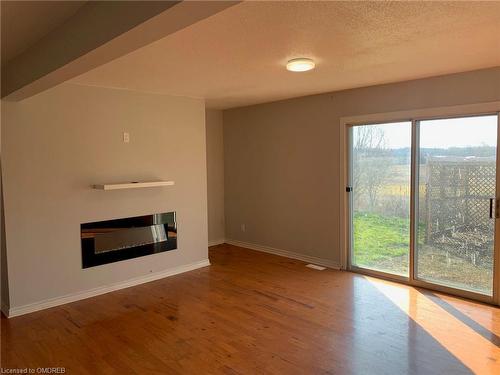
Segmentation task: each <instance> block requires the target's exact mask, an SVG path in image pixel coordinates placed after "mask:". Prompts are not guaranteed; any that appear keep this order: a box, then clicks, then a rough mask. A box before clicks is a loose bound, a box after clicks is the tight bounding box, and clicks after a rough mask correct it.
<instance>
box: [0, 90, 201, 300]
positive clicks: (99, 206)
mask: <svg viewBox="0 0 500 375" xmlns="http://www.w3.org/2000/svg"><path fill="white" fill-rule="evenodd" d="M2 104H3V108H2V162H3V165H2V167H3V187H4V197H5V201H4V205H5V206H4V208H5V226H6V234H7V257H8V276H9V292H10V307H11V308H12V309H16V308H20V307H23V306H25V305H28V304H32V303H37V302H40V301H42V300H45V299H49V298H55V297H61V296H64V295H68V294H73V293H78V292H82V291H87V290H91V289H93V288H98V287H100V286H104V285H109V284H113V283H119V282H122V281H125V280H129V279H132V278H136V277H141V276H144V275H148V274H151V273H155V272H160V271H164V270H167V269H171V268H173V267H178V266H181V265H186V264H191V263H194V262H198V261H201V260H205V259H207V257H208V254H207V237H208V236H207V183H206V150H205V108H204V102H203V101H201V100H197V99H188V98H180V97H168V96H162V95H152V94H143V93H136V92H131V91H124V90H113V89H103V88H93V87H84V86H78V85H72V84H63V85H61V86H59V87H56V88H54V89H51V90H49V91H47V92H44V93H42V94H39V95H37V96H34V97H32V98H30V99H27V100H24V101H21V102H17V103H14V102H3V103H2ZM123 131H128V132H129V133H130V137H131V141H130V143H128V144H126V143H123V141H122V132H123ZM148 179H168V180H174V181H175V186H172V187H163V188H149V189H137V190H122V191H108V192H104V191H98V190H93V189H91V188H90V186H91V185H92V184H95V183H102V182H122V181H135V180H148ZM166 211H177V218H178V228H179V237H178V250H174V251H169V252H164V253H160V254H154V255H150V256H145V257H141V258H136V259H131V260H127V261H122V262H117V263H112V264H107V265H102V266H98V267H94V268H89V269H85V270H84V269H82V261H81V252H80V223H84V222H89V221H98V220H106V219H112V218H120V217H127V216H136V215H143V214H151V213H158V212H166Z"/></svg>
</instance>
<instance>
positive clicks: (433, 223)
mask: <svg viewBox="0 0 500 375" xmlns="http://www.w3.org/2000/svg"><path fill="white" fill-rule="evenodd" d="M495 177H496V174H495V159H494V158H489V157H484V158H479V157H437V156H435V157H429V158H428V159H427V163H426V176H425V181H421V183H424V184H425V202H421V203H420V212H421V214H422V216H424V217H425V220H424V222H425V223H426V225H427V228H426V236H425V242H426V243H427V244H431V245H432V244H436V243H439V245H440V248H443V247H444V248H445V249H446V250H447V251H449V252H452V253H454V254H455V255H459V256H463V257H467V258H469V259H471V260H472V261H473V262H474V263H476V258H477V257H478V256H481V257H482V258H484V257H491V254H490V252H491V245H492V241H493V237H492V233H493V225H494V220H492V219H490V217H489V205H490V198H492V197H494V196H495V185H496V184H495ZM422 203H424V205H423V207H422ZM422 216H421V219H423V217H422Z"/></svg>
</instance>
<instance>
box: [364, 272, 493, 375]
mask: <svg viewBox="0 0 500 375" xmlns="http://www.w3.org/2000/svg"><path fill="white" fill-rule="evenodd" d="M365 279H366V280H367V281H369V282H370V283H371V284H372V285H373V286H374V287H375V288H376V289H377V290H378V291H380V292H381V293H382V294H383V295H384V296H385V297H387V298H388V299H390V300H391V302H393V303H394V304H395V305H396V306H397V307H399V308H400V309H401V310H402V311H403V312H405V313H406V314H407V315H408V316H409V317H410V318H411V319H413V320H414V321H415V322H416V323H417V324H418V325H419V326H420V327H422V328H423V329H424V330H425V331H426V332H427V333H429V334H430V335H431V336H432V337H433V338H434V339H435V340H436V341H438V342H439V343H440V344H441V345H442V346H443V347H444V348H446V350H448V351H449V352H450V353H451V354H453V355H454V356H455V357H456V358H457V359H458V360H459V361H461V362H462V363H463V364H464V366H467V367H468V368H469V369H470V370H471V371H473V372H474V373H475V374H499V373H500V364H499V363H496V362H494V361H489V360H485V359H484V358H485V357H491V358H495V357H497V356H499V355H500V348H498V347H497V346H496V345H494V344H493V343H491V342H490V341H488V340H487V339H486V338H484V337H483V336H481V335H480V334H478V333H477V332H475V331H474V330H473V329H471V328H470V327H469V326H467V325H466V324H464V323H463V322H461V321H460V320H459V319H457V318H456V317H454V316H453V315H452V314H450V313H448V312H447V311H446V310H444V309H443V308H442V307H441V306H439V305H437V304H436V303H434V302H433V301H431V300H430V299H429V298H427V297H426V296H424V295H423V294H421V293H419V292H418V291H416V290H415V289H413V288H411V287H406V286H401V285H397V284H394V283H392V282H389V281H385V280H380V279H374V278H372V277H367V276H366V277H365ZM457 332H460V334H459V337H460V339H459V340H457ZM450 333H453V334H450ZM478 353H479V354H480V355H478Z"/></svg>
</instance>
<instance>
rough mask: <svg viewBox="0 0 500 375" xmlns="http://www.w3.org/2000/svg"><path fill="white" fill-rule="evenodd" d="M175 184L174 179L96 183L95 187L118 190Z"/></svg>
mask: <svg viewBox="0 0 500 375" xmlns="http://www.w3.org/2000/svg"><path fill="white" fill-rule="evenodd" d="M172 185H175V182H174V181H143V182H139V181H138V182H135V181H134V182H122V183H119V184H102V185H94V186H93V188H94V189H97V190H118V189H138V188H148V187H157V186H172Z"/></svg>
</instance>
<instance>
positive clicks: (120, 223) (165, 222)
mask: <svg viewBox="0 0 500 375" xmlns="http://www.w3.org/2000/svg"><path fill="white" fill-rule="evenodd" d="M159 217H160V222H159V221H158V218H159ZM165 217H166V218H167V219H165ZM175 217H176V215H175V212H166V213H161V214H152V215H143V216H135V217H129V218H122V219H114V220H105V221H98V222H91V223H83V224H81V225H80V234H81V246H82V268H89V267H95V266H100V265H103V264H108V263H114V262H119V261H122V260H127V259H133V258H138V257H143V256H146V255H151V254H157V253H161V252H165V251H170V250H175V249H177V223H176V221H175ZM171 218H173V219H171ZM152 225H162V226H164V228H165V232H166V233H169V232H171V233H172V232H173V233H175V237H171V236H168V235H167V240H164V241H161V242H155V243H150V244H144V245H139V246H133V247H127V248H120V249H115V250H111V251H105V252H96V249H95V239H94V238H84V235H83V234H84V232H85V231H89V230H90V231H91V230H93V229H103V228H120V230H127V228H131V229H132V228H140V227H150V226H152Z"/></svg>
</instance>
